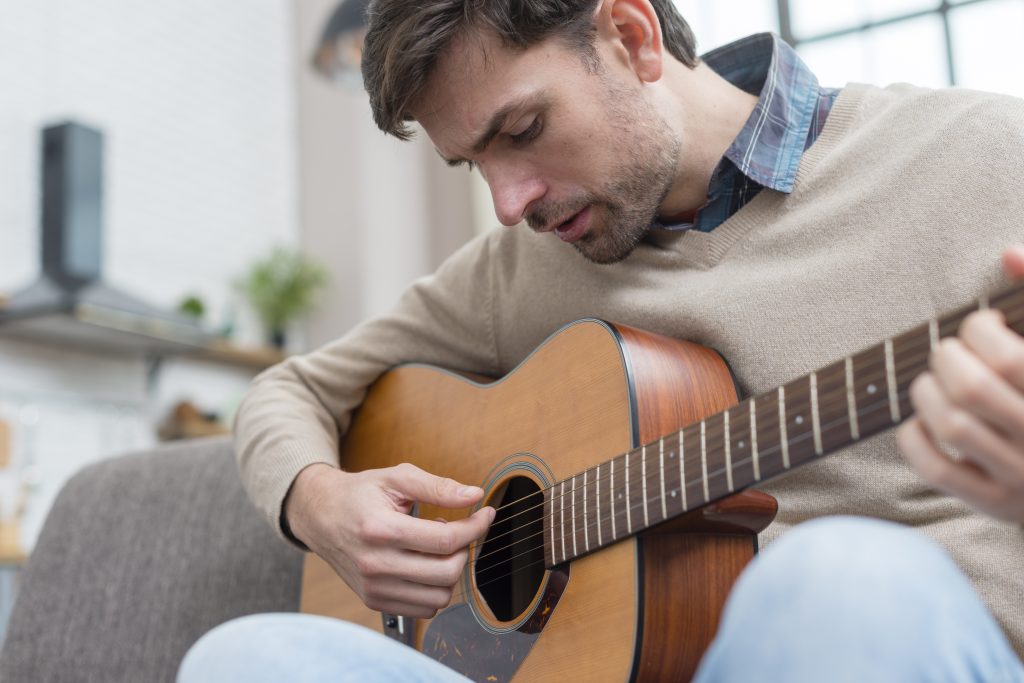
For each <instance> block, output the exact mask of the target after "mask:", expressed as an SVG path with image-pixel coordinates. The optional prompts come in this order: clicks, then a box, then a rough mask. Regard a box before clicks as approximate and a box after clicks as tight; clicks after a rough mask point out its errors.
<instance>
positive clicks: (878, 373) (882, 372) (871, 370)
mask: <svg viewBox="0 0 1024 683" xmlns="http://www.w3.org/2000/svg"><path fill="white" fill-rule="evenodd" d="M1021 305H1022V306H1024V302H1022V304H1021ZM955 317H956V314H954V315H953V316H952V318H954V319H955ZM1015 322H1020V320H1017V321H1012V323H1011V324H1013V323H1015ZM922 333H923V334H924V336H921V334H919V335H918V336H917V337H916V338H915V341H914V343H912V344H911V345H909V346H907V347H903V348H901V349H900V357H901V361H900V362H898V363H895V364H894V374H895V375H897V376H899V375H901V374H903V372H905V371H906V370H907V369H908V368H910V367H914V366H917V365H921V364H922V363H923V362H924V361H926V360H927V354H925V355H924V356H923V357H922V356H919V355H911V356H909V357H908V355H907V354H908V353H912V354H916V353H918V352H920V351H921V350H923V349H924V347H925V346H927V347H928V351H929V352H930V350H931V342H930V338H929V337H928V336H927V329H925V330H922ZM949 336H950V335H947V336H946V337H943V338H948V337H949ZM874 348H877V347H873V349H874ZM925 366H926V363H925ZM831 367H832V366H826V368H823V369H828V368H831ZM819 372H820V371H819ZM887 374H888V370H887V368H886V365H885V362H884V360H883V361H881V362H877V363H872V364H870V365H868V366H867V367H866V368H861V369H860V370H859V373H858V381H859V382H860V383H862V384H865V385H870V384H874V383H875V382H879V383H880V382H881V380H882V379H883V378H886V376H887ZM918 374H920V373H918ZM808 377H809V376H808ZM915 377H916V375H915ZM801 379H805V378H804V377H801V378H798V380H796V381H799V380H801ZM802 389H803V387H801V392H800V393H795V394H788V396H791V397H796V401H794V402H795V403H800V402H801V401H802V400H803V402H804V403H806V400H804V396H805V395H807V396H809V394H810V389H809V386H808V388H807V390H806V391H803V390H802ZM772 393H773V392H769V393H768V394H763V395H762V396H758V397H754V398H755V399H757V398H767V399H771V398H773V397H772ZM829 394H836V395H837V396H836V398H837V399H839V400H837V401H836V402H837V403H845V402H846V379H845V375H844V374H843V373H835V376H834V378H833V380H832V381H831V382H828V383H825V384H822V385H819V387H818V396H819V397H823V396H824V397H827V396H829ZM747 400H749V399H747ZM819 400H822V399H821V398H819ZM742 403H746V400H745V401H743V402H741V404H740V405H742ZM883 403H884V402H882V401H881V400H880V402H879V403H876V404H874V406H875V407H876V408H877V407H878V406H881V405H883ZM734 408H735V406H734V407H733V408H730V409H729V410H730V411H731V410H733V409H734ZM723 412H725V411H723ZM740 412H741V413H743V412H744V411H740ZM870 412H871V411H867V413H870ZM718 414H721V413H718ZM716 415H717V414H716ZM716 415H711V416H709V417H708V418H707V419H710V418H713V417H715V416H716ZM858 416H859V417H863V416H864V415H861V414H860V411H858ZM743 417H744V415H742V414H741V415H740V418H741V419H742V418H743ZM773 418H774V416H773ZM847 420H848V418H846V417H845V416H844V417H843V418H839V419H837V420H835V421H833V422H832V423H826V424H824V425H821V426H820V429H819V431H820V432H821V433H824V432H826V431H828V430H829V429H832V428H835V427H840V426H843V425H844V424H848V422H847ZM696 424H699V423H696ZM692 428H693V425H688V426H687V427H685V428H684V430H683V431H685V430H686V429H692ZM711 428H712V430H713V431H712V432H710V433H709V434H708V435H706V437H705V441H712V440H713V441H714V442H715V443H717V442H718V441H721V440H724V438H725V430H724V424H719V423H716V424H714V425H711ZM673 436H674V433H673V434H672V435H666V436H665V437H662V438H661V439H657V440H655V441H653V442H651V443H650V444H645V447H647V448H652V447H654V446H656V445H657V444H658V443H659V442H660V441H664V440H666V439H671V438H673ZM712 436H713V437H715V438H714V439H711V438H709V437H712ZM787 443H789V444H799V443H800V441H799V440H795V439H787ZM781 448H782V446H781V443H780V445H778V446H770V447H768V448H766V449H764V451H763V454H764V455H765V457H768V456H771V455H774V453H775V452H776V451H779V450H781ZM639 452H640V448H637V449H635V450H631V451H630V452H629V453H630V455H639ZM759 455H760V454H759ZM621 458H624V454H620V455H618V456H616V457H615V458H612V460H618V459H621ZM751 461H752V457H750V458H744V459H740V460H738V461H736V462H734V463H733V468H732V469H734V470H735V469H736V465H740V464H745V463H747V462H751ZM609 462H610V461H609ZM686 463H687V464H693V465H697V464H699V460H698V459H697V458H696V457H694V458H693V460H692V463H691V460H690V458H686ZM601 464H602V465H604V464H606V463H601ZM593 469H594V468H589V469H588V470H587V471H588V472H589V471H591V470H593ZM659 471H660V467H658V468H655V469H654V476H653V477H652V476H650V475H649V476H648V477H647V481H651V480H652V479H653V480H654V481H656V482H657V481H659ZM580 474H582V472H581V473H577V474H576V475H573V476H572V477H569V478H567V479H565V480H564V481H566V482H570V481H572V480H573V479H577V478H578V477H579V476H580ZM610 478H611V475H605V476H602V477H600V478H598V477H595V478H594V479H593V480H592V481H593V482H594V483H598V482H600V481H602V480H606V481H607V480H609V479H610ZM702 480H703V477H701V478H695V479H693V480H691V481H687V482H686V483H685V486H686V487H687V488H689V486H690V485H692V484H699V483H701V482H702ZM561 483H562V482H557V483H556V484H554V485H553V486H551V487H548V488H545V489H540V490H537V491H535V492H533V493H531V494H528V495H526V496H523V497H522V498H519V499H517V500H515V501H513V502H511V503H508V504H506V505H503V506H501V507H499V508H496V510H498V511H500V510H503V509H505V508H507V507H510V506H512V505H521V504H522V502H523V501H526V500H528V499H530V498H533V497H535V496H537V495H542V494H544V493H545V492H548V491H552V490H553V489H554V488H555V487H557V486H559V485H561ZM589 483H590V482H588V485H589ZM570 495H572V491H569V492H568V493H564V494H555V493H552V495H551V497H550V501H551V503H552V504H555V503H556V502H559V501H560V500H561V499H562V498H563V497H565V496H570ZM656 500H660V496H658V498H657V499H656ZM543 505H544V501H542V502H541V503H539V504H537V505H534V506H532V507H529V508H526V509H524V510H521V511H519V512H517V513H514V514H512V515H510V516H509V517H506V518H505V519H503V520H502V522H508V521H509V520H511V519H514V518H515V517H518V516H521V515H524V514H527V513H529V512H531V511H533V510H536V509H537V508H539V507H543ZM631 510H632V506H631ZM588 527H589V525H588ZM520 528H521V527H515V528H513V529H510V530H509V531H506V532H503V533H502V534H499V535H498V536H492V537H491V538H490V539H489V540H491V541H493V540H495V539H497V538H501V537H502V536H506V535H509V534H512V533H515V532H516V531H518V530H519V529H520ZM502 550H504V548H498V549H496V550H494V551H491V552H492V553H493V552H500V551H502ZM481 559H482V558H481Z"/></svg>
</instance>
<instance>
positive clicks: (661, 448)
mask: <svg viewBox="0 0 1024 683" xmlns="http://www.w3.org/2000/svg"><path fill="white" fill-rule="evenodd" d="M658 473H659V475H660V478H661V519H662V520H666V519H668V496H667V495H665V439H659V440H658Z"/></svg>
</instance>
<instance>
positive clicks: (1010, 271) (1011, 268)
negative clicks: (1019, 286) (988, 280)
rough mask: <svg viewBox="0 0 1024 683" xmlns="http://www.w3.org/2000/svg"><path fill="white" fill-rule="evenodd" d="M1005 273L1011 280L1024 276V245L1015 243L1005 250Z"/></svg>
mask: <svg viewBox="0 0 1024 683" xmlns="http://www.w3.org/2000/svg"><path fill="white" fill-rule="evenodd" d="M1003 273H1004V274H1005V275H1006V277H1007V279H1010V280H1020V279H1021V278H1024V247H1022V246H1021V245H1019V244H1015V245H1013V246H1010V247H1008V248H1007V249H1006V251H1004V252H1003Z"/></svg>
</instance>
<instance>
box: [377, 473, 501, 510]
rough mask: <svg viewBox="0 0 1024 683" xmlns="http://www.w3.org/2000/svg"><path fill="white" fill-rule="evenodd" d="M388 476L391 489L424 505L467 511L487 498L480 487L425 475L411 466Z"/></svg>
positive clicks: (428, 474)
mask: <svg viewBox="0 0 1024 683" xmlns="http://www.w3.org/2000/svg"><path fill="white" fill-rule="evenodd" d="M386 472H387V482H388V484H389V485H390V486H392V487H393V488H394V489H395V490H397V491H398V492H399V493H401V494H402V495H403V496H405V497H407V498H409V499H411V500H414V501H417V502H420V503H428V504H430V505H438V506H440V507H445V508H464V507H468V506H470V505H473V504H475V503H477V502H478V501H479V500H480V499H481V498H483V495H484V492H483V489H481V488H480V487H479V486H467V485H464V484H460V483H459V482H457V481H455V480H454V479H449V478H447V477H439V476H437V475H434V474H430V473H429V472H424V471H423V470H421V469H420V468H419V467H416V466H415V465H411V464H409V463H403V464H401V465H397V466H396V467H392V468H389V469H388V470H386Z"/></svg>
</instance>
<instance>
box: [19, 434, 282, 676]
mask: <svg viewBox="0 0 1024 683" xmlns="http://www.w3.org/2000/svg"><path fill="white" fill-rule="evenodd" d="M301 574H302V554H301V553H299V552H298V551H296V550H294V549H293V548H291V547H289V546H288V545H286V544H285V543H283V542H281V541H280V540H278V539H277V537H276V536H275V535H274V533H273V531H272V530H271V529H269V528H268V527H267V525H266V523H265V522H264V521H263V519H262V517H260V515H259V514H258V512H257V511H256V509H255V508H254V507H253V506H252V505H251V503H250V502H249V500H248V498H247V497H246V495H245V493H244V491H243V490H242V486H241V483H240V481H239V477H238V473H237V470H236V465H235V460H234V457H233V455H232V451H231V442H230V440H228V439H224V438H217V439H206V440H201V441H191V442H184V443H180V444H176V445H173V446H168V447H163V448H159V449H156V450H155V451H153V452H149V453H140V454H136V455H130V456H125V457H121V458H115V459H112V460H107V461H104V462H101V463H97V464H95V465H92V466H90V467H87V468H85V469H84V470H82V471H81V472H79V473H78V474H77V475H75V476H74V477H73V478H72V479H71V480H70V481H69V482H68V483H67V485H66V486H65V487H64V489H63V490H62V491H61V493H60V495H59V496H58V497H57V500H56V501H55V503H54V505H53V508H52V509H51V511H50V513H49V515H48V517H47V520H46V523H45V525H44V527H43V530H42V533H41V534H40V536H39V540H38V542H37V544H36V547H35V549H34V551H33V553H32V556H31V558H30V559H29V562H28V565H27V566H26V568H25V571H24V572H23V575H22V580H21V586H20V589H19V594H18V598H17V602H16V603H15V606H14V611H13V614H12V615H11V620H10V623H9V626H8V632H7V638H6V642H5V644H4V648H3V652H2V654H0V680H10V681H51V680H52V681H58V680H59V681H65V680H75V681H97V682H98V681H104V682H109V681H172V680H173V679H174V676H175V673H176V671H177V667H178V664H179V662H180V661H181V658H182V657H183V656H184V654H185V652H186V650H187V649H188V648H189V647H190V646H191V645H192V643H193V642H195V641H196V640H197V639H198V638H199V637H200V636H201V635H203V634H204V633H205V632H206V631H208V630H209V629H211V628H213V627H214V626H216V625H217V624H220V623H223V622H225V621H227V620H229V619H232V618H234V617H238V616H242V615H245V614H252V613H256V612H280V611H295V610H296V609H298V604H299V587H300V582H301Z"/></svg>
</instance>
